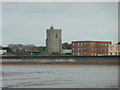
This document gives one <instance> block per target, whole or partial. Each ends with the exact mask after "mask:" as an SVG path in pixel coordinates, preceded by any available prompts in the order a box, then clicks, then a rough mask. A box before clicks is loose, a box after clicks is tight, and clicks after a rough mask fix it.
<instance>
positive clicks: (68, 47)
mask: <svg viewBox="0 0 120 90" xmlns="http://www.w3.org/2000/svg"><path fill="white" fill-rule="evenodd" d="M62 49H71V44H68V43H63V44H62Z"/></svg>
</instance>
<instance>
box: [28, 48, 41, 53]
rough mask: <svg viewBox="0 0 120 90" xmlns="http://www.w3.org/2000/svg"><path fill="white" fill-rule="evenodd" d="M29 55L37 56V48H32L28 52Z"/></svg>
mask: <svg viewBox="0 0 120 90" xmlns="http://www.w3.org/2000/svg"><path fill="white" fill-rule="evenodd" d="M30 54H31V55H38V54H40V51H39V50H38V48H37V47H32V48H31V50H30Z"/></svg>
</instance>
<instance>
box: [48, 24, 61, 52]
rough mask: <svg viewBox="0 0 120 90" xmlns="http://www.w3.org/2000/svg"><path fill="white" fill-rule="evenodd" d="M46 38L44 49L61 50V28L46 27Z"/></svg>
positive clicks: (50, 50) (49, 50)
mask: <svg viewBox="0 0 120 90" xmlns="http://www.w3.org/2000/svg"><path fill="white" fill-rule="evenodd" d="M46 33H47V38H46V50H47V51H48V53H52V52H59V53H61V50H62V43H61V29H54V27H52V26H51V27H50V29H47V31H46Z"/></svg>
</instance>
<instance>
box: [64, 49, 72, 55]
mask: <svg viewBox="0 0 120 90" xmlns="http://www.w3.org/2000/svg"><path fill="white" fill-rule="evenodd" d="M62 53H63V54H65V53H71V49H62Z"/></svg>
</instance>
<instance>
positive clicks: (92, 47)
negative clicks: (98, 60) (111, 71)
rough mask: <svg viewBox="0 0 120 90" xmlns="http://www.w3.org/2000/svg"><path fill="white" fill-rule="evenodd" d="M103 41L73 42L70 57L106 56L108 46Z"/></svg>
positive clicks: (107, 43)
mask: <svg viewBox="0 0 120 90" xmlns="http://www.w3.org/2000/svg"><path fill="white" fill-rule="evenodd" d="M110 44H111V42H105V41H73V42H72V55H76V56H98V55H108V45H110Z"/></svg>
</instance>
